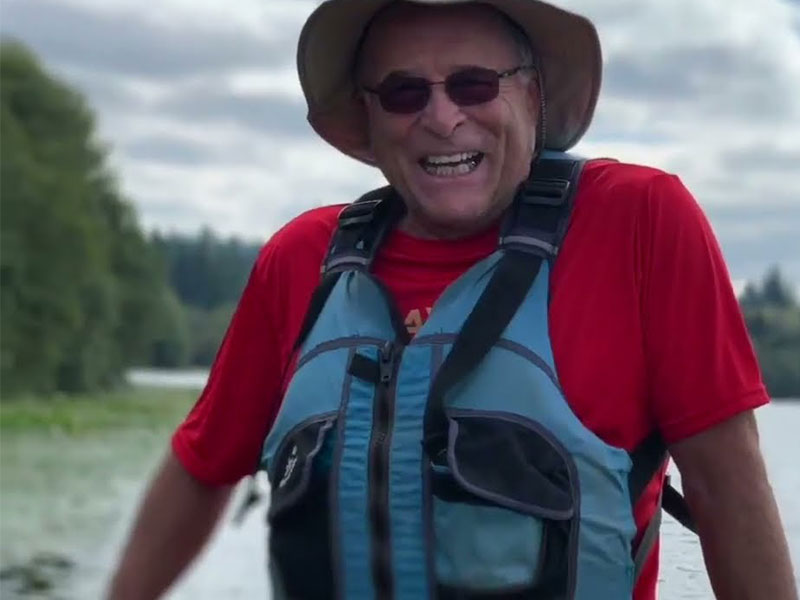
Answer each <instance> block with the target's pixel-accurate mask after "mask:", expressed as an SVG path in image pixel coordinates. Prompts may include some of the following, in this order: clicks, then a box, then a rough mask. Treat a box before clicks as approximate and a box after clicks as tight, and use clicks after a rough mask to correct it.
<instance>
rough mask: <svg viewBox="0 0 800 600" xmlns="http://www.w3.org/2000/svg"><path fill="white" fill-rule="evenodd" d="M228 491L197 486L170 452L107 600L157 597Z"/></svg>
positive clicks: (196, 548)
mask: <svg viewBox="0 0 800 600" xmlns="http://www.w3.org/2000/svg"><path fill="white" fill-rule="evenodd" d="M231 489H232V488H231V486H223V487H210V486H207V485H204V484H202V483H200V482H199V481H197V480H196V479H195V478H194V477H192V475H190V474H189V473H188V472H187V471H186V469H184V467H183V466H182V465H181V463H180V462H178V460H177V458H175V456H174V455H173V454H172V452H169V453H168V454H167V456H166V458H165V459H164V462H163V463H162V465H161V467H160V469H159V471H158V473H157V474H156V476H155V478H154V479H153V482H152V483H151V484H150V489H149V490H148V492H147V494H146V496H145V498H144V501H143V502H142V505H141V507H140V509H139V514H138V516H137V518H136V521H135V523H134V525H133V530H132V532H131V534H130V537H129V539H128V542H127V544H126V546H125V548H124V550H123V553H122V557H121V559H120V562H119V565H118V567H117V571H116V573H115V575H114V578H113V579H112V581H111V585H110V588H109V592H108V598H109V599H110V600H152V599H154V598H158V597H159V596H160V595H161V594H162V593H163V592H164V591H165V590H166V589H167V588H168V587H169V586H170V585H171V584H172V583H173V582H174V581H175V580H176V579H177V578H178V576H179V575H180V574H181V572H182V571H183V570H184V568H185V567H186V566H187V565H188V564H189V563H190V562H191V560H192V559H193V558H195V556H197V554H198V553H199V552H200V550H201V549H202V547H203V545H204V544H205V542H206V541H207V540H208V538H209V536H210V534H211V532H212V531H213V529H214V525H215V524H216V523H217V520H218V519H219V516H220V514H221V513H222V511H223V509H224V508H225V505H226V503H227V500H228V498H229V497H230V493H231Z"/></svg>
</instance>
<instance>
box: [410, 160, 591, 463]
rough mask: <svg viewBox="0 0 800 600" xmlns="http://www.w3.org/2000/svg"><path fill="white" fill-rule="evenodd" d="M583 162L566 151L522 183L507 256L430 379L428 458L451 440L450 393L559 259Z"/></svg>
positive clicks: (507, 234) (503, 240)
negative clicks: (544, 266)
mask: <svg viewBox="0 0 800 600" xmlns="http://www.w3.org/2000/svg"><path fill="white" fill-rule="evenodd" d="M582 166H583V161H582V160H575V159H572V158H571V157H568V156H566V155H565V156H564V157H559V158H548V159H544V160H539V161H538V162H536V163H535V164H534V165H533V167H532V169H531V175H530V177H529V178H528V179H527V180H526V181H525V182H523V183H522V185H520V187H519V189H518V191H517V195H516V197H515V199H514V203H513V204H512V206H511V210H510V211H509V213H508V217H507V219H506V222H505V223H504V224H503V226H502V228H501V233H500V240H499V247H500V248H501V249H502V250H504V252H503V256H502V257H501V258H500V260H499V261H498V263H497V266H496V268H495V269H494V272H493V273H492V276H491V278H490V279H489V282H488V283H487V284H486V288H485V289H484V290H483V293H482V294H481V296H480V298H479V299H478V301H477V303H476V304H475V306H474V307H473V309H472V311H471V312H470V314H469V315H468V316H467V318H466V320H465V321H464V324H463V326H462V327H461V330H460V331H459V332H458V334H457V336H456V339H455V341H454V343H453V347H452V349H451V351H450V353H449V354H448V355H447V358H446V359H445V360H444V362H443V363H442V366H441V368H440V369H439V371H438V372H437V374H436V376H435V377H434V380H433V382H432V383H431V389H430V392H429V396H428V403H427V406H426V411H425V421H424V427H425V437H424V445H425V449H426V452H427V453H428V456H429V457H430V458H433V457H435V456H437V455H438V454H439V452H440V451H441V450H442V449H443V448H444V444H446V443H447V432H448V428H449V424H448V420H447V415H446V412H445V396H446V394H447V392H448V391H449V390H450V389H451V388H452V387H453V386H454V385H455V384H456V383H457V382H459V381H460V380H461V379H463V378H464V377H465V376H466V375H467V374H469V373H470V371H472V370H473V369H474V368H475V367H476V366H477V365H478V364H479V363H480V362H481V361H482V360H483V358H484V356H486V354H487V353H488V352H489V350H490V349H491V348H492V346H494V345H495V344H496V343H497V341H498V340H499V339H500V337H501V336H502V334H503V331H505V329H506V327H507V326H508V324H509V323H510V322H511V319H512V318H513V317H514V315H515V314H516V312H517V310H518V309H519V307H520V305H521V304H522V302H523V301H524V300H525V297H526V296H527V294H528V290H529V289H530V287H531V285H532V284H533V281H534V280H535V279H536V276H537V275H538V273H539V269H540V267H541V263H542V260H548V261H552V260H554V259H555V256H556V255H557V253H558V248H559V246H560V245H561V239H562V237H563V236H564V234H565V232H566V228H567V224H568V222H569V216H570V212H571V208H572V198H573V196H574V193H575V190H576V189H577V187H578V179H579V177H580V173H581V169H582Z"/></svg>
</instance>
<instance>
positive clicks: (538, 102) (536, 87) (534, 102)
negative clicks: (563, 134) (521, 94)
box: [527, 69, 542, 121]
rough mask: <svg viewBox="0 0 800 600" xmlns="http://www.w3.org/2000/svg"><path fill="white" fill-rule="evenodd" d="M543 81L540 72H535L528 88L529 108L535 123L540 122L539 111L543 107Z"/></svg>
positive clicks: (536, 70)
mask: <svg viewBox="0 0 800 600" xmlns="http://www.w3.org/2000/svg"><path fill="white" fill-rule="evenodd" d="M541 81H542V79H541V76H540V75H539V70H538V69H535V70H533V71H532V72H531V76H530V79H529V80H528V86H527V108H528V111H529V112H530V115H531V118H532V119H534V120H535V121H538V120H539V110H540V108H541V106H542V91H541Z"/></svg>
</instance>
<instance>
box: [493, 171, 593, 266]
mask: <svg viewBox="0 0 800 600" xmlns="http://www.w3.org/2000/svg"><path fill="white" fill-rule="evenodd" d="M584 162H585V161H583V160H580V159H574V158H570V157H565V158H547V159H541V160H539V161H538V162H537V163H535V164H534V165H533V166H532V167H531V176H530V177H529V178H528V180H527V181H525V182H523V183H522V185H520V188H519V190H518V191H517V201H516V203H515V206H514V210H512V212H511V213H510V214H509V218H508V219H507V220H506V222H505V224H504V226H503V228H502V230H501V233H500V240H499V246H500V247H501V248H503V249H514V250H520V251H522V252H530V253H533V254H536V255H537V256H541V257H542V258H546V259H547V260H550V261H552V260H553V259H554V258H555V257H556V255H557V254H558V250H559V246H560V245H561V241H562V240H563V239H564V235H565V234H566V230H567V225H568V224H569V215H570V212H571V209H572V200H573V197H574V195H575V191H576V190H577V188H578V180H579V178H580V174H581V171H582V170H583V165H584Z"/></svg>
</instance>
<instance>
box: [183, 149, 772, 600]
mask: <svg viewBox="0 0 800 600" xmlns="http://www.w3.org/2000/svg"><path fill="white" fill-rule="evenodd" d="M340 209H341V207H340V206H330V207H324V208H318V209H314V210H311V211H309V212H307V213H305V214H303V215H301V216H299V217H297V218H296V219H294V220H293V221H292V222H290V223H289V224H288V225H286V226H285V227H284V228H283V229H281V230H280V231H278V232H277V233H276V234H275V235H274V236H273V237H272V239H271V240H270V241H269V242H268V243H267V244H266V245H265V246H264V249H263V250H262V252H261V253H260V255H259V257H258V260H257V262H256V264H255V267H254V269H253V272H252V274H251V277H250V280H249V282H248V284H247V287H246V289H245V292H244V294H243V296H242V298H241V301H240V304H239V307H238V309H237V311H236V314H235V316H234V318H233V320H232V323H231V325H230V328H229V330H228V332H227V334H226V337H225V340H224V342H223V344H222V346H221V348H220V351H219V354H218V356H217V359H216V361H215V363H214V367H213V369H212V371H211V375H210V378H209V381H208V384H207V386H206V388H205V390H204V391H203V393H202V395H201V397H200V399H199V401H198V403H197V404H196V406H195V407H194V409H193V410H192V411H191V413H190V414H189V416H188V417H187V418H186V420H185V422H184V423H183V424H182V425H181V426H180V427H179V428H178V430H177V431H176V433H175V435H174V437H173V450H174V452H175V454H176V455H177V457H178V458H179V460H180V461H181V463H182V464H183V465H184V466H185V468H186V469H187V470H188V471H189V472H190V473H192V474H193V475H194V476H195V477H197V478H198V479H199V480H201V481H204V482H207V483H210V484H226V483H227V484H230V483H234V482H236V481H238V480H239V479H240V478H242V477H243V476H245V475H247V474H248V473H251V472H252V471H253V469H254V468H255V466H256V464H257V462H258V458H259V454H260V450H261V444H262V441H263V440H264V437H265V436H266V434H267V432H268V431H269V428H270V426H271V424H272V422H273V420H274V419H275V416H276V413H277V411H278V408H279V406H280V401H281V396H282V391H283V389H284V386H285V384H286V380H287V378H288V375H289V374H290V371H291V362H292V358H293V357H292V345H293V343H294V341H295V338H296V337H297V335H298V333H299V330H300V327H301V324H302V321H303V317H304V315H305V312H306V309H307V307H308V304H309V300H310V297H311V294H312V292H313V290H314V288H315V286H316V285H317V283H318V282H319V272H320V264H321V262H322V260H323V258H324V256H325V253H326V251H327V248H328V243H329V241H330V238H331V235H332V233H333V230H334V228H335V226H336V218H337V215H338V212H339V210H340ZM497 233H498V232H497V229H496V228H492V229H490V230H488V231H485V232H483V233H481V234H478V235H475V236H473V237H470V238H466V239H460V240H455V241H442V240H424V239H418V238H415V237H411V236H409V235H407V234H404V233H402V232H400V231H394V232H392V233H391V234H390V235H389V236H388V237H387V239H386V241H385V242H384V246H383V248H382V249H381V252H380V253H379V255H378V257H377V259H376V261H375V265H374V272H375V275H376V276H377V277H378V278H379V279H381V280H382V281H383V282H384V283H385V284H386V286H388V288H389V290H390V291H391V293H392V295H393V296H394V297H395V301H396V303H397V306H398V308H399V309H400V311H401V312H402V314H403V315H405V316H406V325H407V326H408V327H409V330H410V331H411V332H412V333H413V332H415V331H416V329H417V328H418V327H419V326H420V325H421V324H422V323H423V322H424V321H425V319H426V318H427V316H428V313H429V311H430V307H432V306H433V304H434V302H435V301H436V299H437V298H438V296H439V294H440V293H441V292H442V291H443V290H444V288H445V287H447V285H448V284H450V283H451V282H452V281H453V280H454V279H455V278H457V277H458V276H459V275H461V274H462V273H463V272H464V271H466V270H467V269H468V268H469V267H470V266H472V265H473V264H474V263H475V262H477V261H479V260H481V259H483V258H485V257H486V256H488V255H489V254H490V253H491V252H492V251H493V250H494V249H495V247H496V244H497ZM551 296H552V301H551V304H550V335H551V342H552V347H553V353H554V356H555V364H556V369H557V372H558V377H559V379H560V382H561V385H562V388H563V390H564V393H565V395H566V399H567V401H568V402H569V404H570V406H571V407H572V409H573V410H574V412H575V414H576V415H577V416H578V417H579V418H580V419H581V421H582V422H583V423H584V424H585V425H586V426H587V427H588V428H589V429H591V430H592V431H593V432H594V433H595V434H597V435H598V436H599V437H600V438H601V439H603V440H604V441H605V442H607V443H609V444H612V445H615V446H619V447H622V448H625V449H627V450H632V449H633V448H634V447H635V446H636V445H637V444H638V443H639V442H640V441H641V440H642V439H644V437H646V436H647V435H648V434H649V433H650V432H651V431H653V429H654V428H658V429H659V430H660V431H661V434H662V436H663V437H664V439H665V440H666V441H667V443H673V442H676V441H678V440H681V439H683V438H686V437H687V436H691V435H693V434H695V433H698V432H700V431H702V430H704V429H706V428H708V427H711V426H713V425H715V424H717V423H719V422H721V421H723V420H724V419H727V418H729V417H731V416H733V415H735V414H737V413H739V412H741V411H744V410H747V409H751V408H755V407H757V406H760V405H762V404H765V403H766V402H767V401H768V396H767V394H766V390H765V388H764V386H763V384H762V381H761V377H760V373H759V370H758V366H757V363H756V359H755V356H754V353H753V349H752V345H751V343H750V340H749V338H748V336H747V332H746V329H745V325H744V321H743V319H742V315H741V312H740V310H739V305H738V303H737V300H736V298H735V296H734V292H733V289H732V286H731V281H730V278H729V275H728V271H727V268H726V266H725V264H724V261H723V258H722V254H721V252H720V249H719V245H718V243H717V241H716V239H715V237H714V234H713V232H712V230H711V227H710V225H709V224H708V222H707V220H706V218H705V216H704V215H703V213H702V211H701V209H700V207H699V206H698V205H697V203H696V202H695V200H694V199H693V198H692V196H691V194H690V193H689V192H688V191H687V190H686V188H685V187H684V186H683V185H682V184H681V182H680V181H679V179H678V178H677V177H675V176H673V175H669V174H666V173H663V172H661V171H658V170H655V169H650V168H646V167H640V166H635V165H626V164H621V163H616V162H611V161H592V162H590V163H588V164H587V165H586V167H585V168H584V172H583V175H582V179H581V182H580V186H579V189H578V193H577V194H576V197H575V208H574V212H573V215H572V218H571V223H570V228H569V231H568V234H567V236H566V239H565V240H564V243H563V246H562V249H561V252H560V254H559V257H558V260H557V262H556V266H555V269H554V270H553V273H552V280H551ZM660 484H661V481H660V478H657V480H656V482H654V484H653V485H651V486H650V487H649V489H648V490H647V491H646V493H645V494H644V496H643V498H642V500H641V501H640V502H639V503H638V505H637V507H636V510H635V518H636V522H637V525H638V526H639V528H640V531H641V529H642V527H643V526H644V525H646V523H647V522H649V519H650V517H651V516H652V514H653V511H654V508H655V503H656V499H657V496H658V492H659V487H660ZM657 570H658V553H657V552H654V553H652V556H651V558H650V560H649V561H648V563H647V565H646V566H645V569H644V571H643V573H642V578H641V580H640V583H639V585H638V586H637V590H636V594H635V598H636V599H637V600H646V599H651V598H654V597H655V584H656V578H657Z"/></svg>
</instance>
